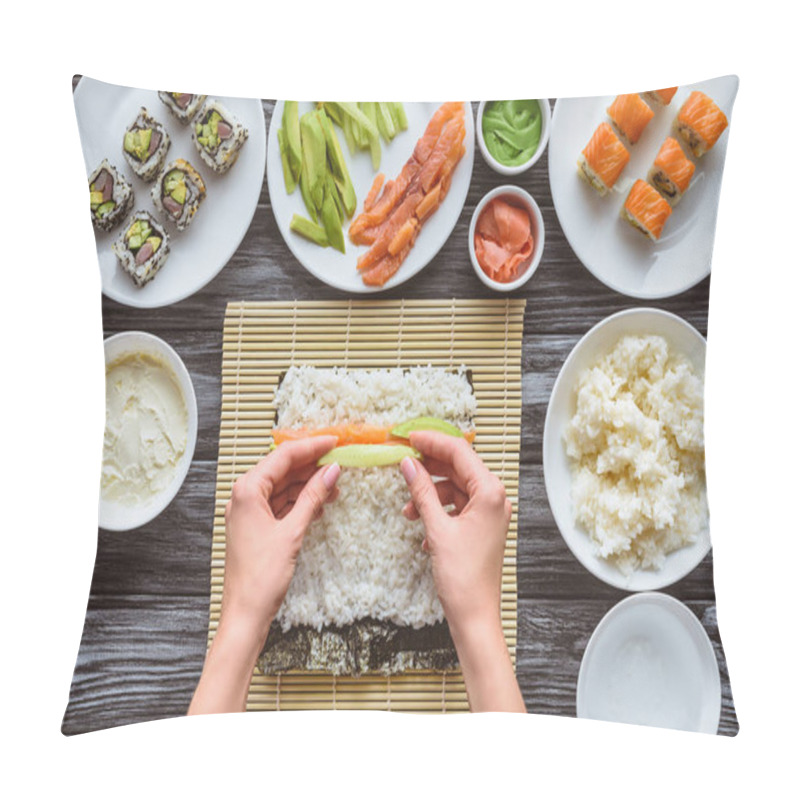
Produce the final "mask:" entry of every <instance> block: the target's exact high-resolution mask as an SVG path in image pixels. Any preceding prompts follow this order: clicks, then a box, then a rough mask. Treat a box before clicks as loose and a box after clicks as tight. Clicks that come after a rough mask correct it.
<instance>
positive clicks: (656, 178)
mask: <svg viewBox="0 0 800 800" xmlns="http://www.w3.org/2000/svg"><path fill="white" fill-rule="evenodd" d="M694 169H695V167H694V163H693V162H692V161H691V160H690V159H688V158H687V157H686V153H684V152H683V148H682V147H681V146H680V144H679V142H678V140H677V139H673V138H672V137H671V136H668V137H667V138H666V139H665V140H664V144H662V145H661V149H660V150H659V151H658V154H657V155H656V159H655V161H654V162H653V166H652V167H651V168H650V172H649V173H648V176H647V178H648V180H649V181H650V183H651V184H652V185H653V186H655V188H656V189H658V191H659V192H661V194H662V195H663V196H664V198H665V199H666V200H667V201H668V202H669V203H670V204H671V205H675V204H676V203H677V202H678V201H679V200H680V199H681V195H683V193H684V192H685V191H686V190H687V189H688V188H689V183H690V181H691V180H692V176H693V175H694Z"/></svg>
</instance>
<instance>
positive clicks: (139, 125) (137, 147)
mask: <svg viewBox="0 0 800 800" xmlns="http://www.w3.org/2000/svg"><path fill="white" fill-rule="evenodd" d="M169 144H170V141H169V134H168V133H167V132H166V130H165V129H164V126H163V125H162V124H161V123H160V122H156V120H154V119H153V117H151V116H150V114H149V113H148V111H147V109H146V108H144V107H142V109H141V110H140V111H139V114H138V116H137V117H136V119H135V120H134V121H133V122H132V123H131V124H130V125H129V126H128V129H127V130H126V131H125V137H124V138H123V140H122V152H123V155H124V156H125V160H126V161H127V162H128V164H129V166H130V168H131V169H132V170H133V171H134V173H135V174H136V175H137V176H138V177H140V178H141V179H142V180H143V181H152V180H153V178H155V177H156V175H158V173H159V171H160V170H161V167H163V166H164V161H165V160H166V157H167V150H169Z"/></svg>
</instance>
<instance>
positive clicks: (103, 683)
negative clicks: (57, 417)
mask: <svg viewBox="0 0 800 800" xmlns="http://www.w3.org/2000/svg"><path fill="white" fill-rule="evenodd" d="M737 87H738V80H737V79H736V78H735V77H733V76H727V77H721V78H717V79H713V80H708V81H704V82H702V83H698V84H695V85H690V86H679V87H673V88H670V89H661V90H655V91H642V92H640V93H636V94H621V95H618V96H616V97H586V98H566V99H561V100H557V101H555V102H552V101H550V100H515V101H483V102H480V103H473V104H468V103H457V102H450V103H404V104H401V103H394V102H385V103H384V102H364V103H344V102H333V101H332V102H324V103H317V104H312V103H303V102H300V103H297V102H292V101H287V102H273V101H262V100H251V99H244V98H235V97H212V96H206V95H195V94H187V93H180V92H166V91H151V90H145V89H135V88H129V87H122V86H115V85H110V84H106V83H102V82H99V81H96V80H93V79H90V78H86V77H76V79H75V81H74V87H73V90H74V101H75V107H76V113H77V120H78V126H79V130H80V136H81V142H82V147H83V154H84V159H85V163H86V174H87V180H88V185H89V199H90V217H91V221H92V224H93V225H94V229H95V233H96V242H97V255H98V262H99V266H100V273H101V279H102V288H103V299H102V312H103V326H104V338H105V343H104V344H105V356H106V432H105V437H104V450H103V464H102V479H101V487H100V504H99V523H100V526H99V531H98V551H97V561H96V565H95V574H94V579H93V583H92V587H91V594H90V597H89V604H88V609H87V617H86V623H85V627H84V634H83V639H82V641H81V647H80V651H79V656H78V662H77V665H76V669H75V674H74V677H73V683H72V689H71V693H70V700H69V704H68V707H67V709H66V713H65V716H64V721H63V727H62V730H63V732H64V733H66V734H75V733H81V732H85V731H90V730H96V729H99V728H106V727H111V726H116V725H123V724H128V723H131V722H139V721H146V720H152V719H156V718H164V717H173V716H179V715H183V714H185V713H187V710H189V709H190V705H191V706H192V708H193V710H195V711H201V712H202V711H208V710H230V707H229V706H226V707H225V708H221V707H219V706H218V705H217V706H216V707H215V704H220V703H221V704H222V705H223V706H225V703H229V704H230V703H231V702H233V705H234V706H235V707H237V708H238V707H241V708H247V709H249V710H289V709H302V708H347V709H385V710H390V711H445V712H451V711H453V712H458V711H467V710H469V709H470V708H471V709H472V710H484V709H485V710H514V706H515V703H516V704H517V708H519V705H520V703H521V704H522V708H523V709H526V710H527V711H528V712H531V713H548V714H559V715H565V716H578V717H585V718H593V719H599V720H608V721H618V722H629V723H637V724H645V725H652V726H660V727H667V728H676V729H681V730H687V731H703V732H708V733H720V734H724V735H735V734H736V732H737V730H738V723H737V720H736V713H735V710H734V706H733V700H732V696H731V691H730V683H729V680H728V674H727V667H726V664H725V658H724V654H723V650H722V645H721V642H720V638H719V632H718V630H717V626H716V607H715V596H714V586H713V579H712V557H711V541H710V534H709V526H708V503H707V499H706V491H705V462H704V444H703V371H704V361H705V339H704V334H705V332H706V330H707V319H708V291H709V273H710V269H711V251H712V246H713V240H714V228H715V220H716V212H717V199H718V193H719V189H720V185H721V179H722V172H723V166H724V161H725V149H726V145H727V137H728V127H729V121H730V117H731V111H732V106H733V102H734V99H735V95H736V90H737ZM77 191H78V190H77V189H76V192H77ZM420 431H421V432H422V433H420ZM321 434H327V435H330V436H334V437H336V438H335V439H330V440H325V442H328V445H325V442H322V440H320V439H319V438H318V437H319V435H321ZM464 440H465V441H464ZM442 441H444V442H445V444H444V445H442V444H441V442H442ZM437 442H439V444H437ZM420 443H421V444H420ZM323 445H325V446H326V447H327V450H325V448H324V447H323ZM334 445H335V446H336V448H337V449H335V450H331V447H333V446H334ZM418 445H419V447H421V448H422V450H421V451H420V450H417V449H416V448H417V446H418ZM304 448H305V449H304ZM425 448H434V450H431V451H426V450H425ZM435 448H444V449H442V450H439V449H435ZM273 451H275V452H274V454H273ZM301 451H302V452H303V454H304V455H303V458H306V461H304V462H303V466H302V469H301V470H300V472H302V478H299V477H298V478H296V479H295V478H292V479H291V481H290V480H289V478H286V479H285V480H286V481H289V482H288V483H286V485H285V486H284V484H282V483H280V481H282V480H284V478H283V477H281V478H280V479H278V478H275V477H274V475H273V473H271V472H270V470H271V469H278V467H272V466H271V465H273V464H283V463H284V462H285V464H289V463H290V462H291V464H292V465H293V466H292V469H295V467H296V466H297V465H296V464H295V462H294V461H292V459H296V458H299V456H296V455H291V454H292V453H294V454H296V453H299V452H301ZM317 451H319V452H317ZM328 451H330V453H328ZM434 451H435V452H436V453H437V454H438V455H436V456H433V455H431V453H432V452H434ZM445 452H446V453H447V454H452V453H456V454H458V455H456V456H453V457H454V458H455V459H456V460H455V461H454V462H453V465H451V466H449V467H446V466H443V462H442V459H444V458H445V456H444V455H442V454H443V453H445ZM326 453H327V455H326ZM287 454H288V455H287ZM409 456H411V457H409ZM446 457H447V458H450V455H447V456H446ZM318 458H319V459H320V462H319V463H320V468H319V470H317V467H316V466H315V463H314V462H316V461H317V459H318ZM281 459H283V461H281ZM309 459H310V460H309ZM332 464H337V465H338V466H336V467H333V466H331V465H332ZM420 464H421V465H422V466H423V467H424V466H426V465H427V467H428V469H430V472H431V473H432V475H433V477H434V482H435V486H434V487H432V489H433V495H435V496H436V498H437V500H436V501H435V504H434V506H431V505H429V503H430V502H433V501H431V495H427V496H426V495H425V493H424V490H423V489H420V488H419V487H421V486H422V485H423V484H421V483H419V481H423V482H424V481H425V480H426V477H425V476H427V472H428V470H427V469H426V470H422V471H421V472H420V470H419V466H420ZM465 465H466V466H465ZM462 468H464V469H467V468H468V469H470V470H474V471H473V472H471V473H470V474H471V475H472V478H471V479H470V481H468V482H466V483H464V484H461V483H460V481H461V479H462V478H463V475H462V472H460V470H462ZM287 469H288V467H287ZM291 474H292V475H295V474H299V473H291ZM421 474H422V477H420V475H421ZM281 475H283V473H281ZM325 475H327V476H328V477H329V479H330V481H335V482H336V490H335V491H334V489H333V484H331V486H328V485H327V483H325V487H327V488H322V487H323V483H318V484H313V481H315V480H319V481H324V480H327V479H325ZM245 476H246V477H245ZM265 476H266V477H265ZM476 476H477V477H476ZM256 480H259V481H261V482H260V483H257V484H256V483H255V481H256ZM264 481H267V482H266V483H265V482H264ZM415 482H416V483H415ZM407 484H408V485H407ZM256 485H257V486H258V487H260V488H258V490H257V491H255V492H254V491H253V486H256ZM265 486H269V487H270V488H269V489H265V488H264V487H265ZM310 486H317V490H319V491H320V492H323V493H324V497H321V498H320V502H321V500H322V499H325V500H326V501H328V502H326V503H325V505H324V506H320V507H319V509H317V506H313V511H315V512H317V511H318V513H316V514H312V513H311V510H310V509H312V506H308V509H306V506H305V505H304V504H306V501H308V498H309V497H310V494H308V493H307V492H310V491H311V490H310V489H308V487H310ZM425 486H427V484H425ZM281 487H283V488H281ZM262 491H263V492H264V494H260V492H262ZM418 491H419V492H420V493H419V494H418V493H417V492H418ZM265 497H266V498H267V499H266V501H265V502H266V504H267V505H269V506H270V511H269V512H266V511H265V512H264V513H267V514H268V516H269V515H271V517H269V518H270V520H271V521H270V522H269V525H270V526H273V525H274V526H275V530H281V531H282V530H284V529H288V527H290V526H289V523H284V524H283V527H280V524H281V523H282V522H284V521H285V520H287V519H288V520H300V519H303V520H305V522H306V523H307V524H304V525H303V526H302V531H303V532H304V537H303V538H302V544H300V540H299V539H298V540H297V546H298V547H299V552H298V554H297V555H296V564H295V563H294V560H293V558H294V556H293V557H292V559H289V561H291V564H292V570H291V571H290V573H289V574H288V575H287V576H286V583H285V586H283V588H281V580H283V577H281V576H282V575H283V573H280V574H277V573H275V571H274V570H272V571H270V570H271V566H270V565H271V564H273V563H274V562H273V561H270V562H269V564H268V565H267V567H268V568H266V567H265V571H259V570H257V569H255V568H254V567H252V565H251V566H250V567H242V566H241V563H240V562H242V557H241V553H242V552H249V553H250V555H253V553H255V551H252V552H251V551H247V550H244V551H240V550H239V549H238V548H240V547H242V546H243V545H242V544H241V539H242V536H241V535H238V536H239V538H237V534H236V533H232V531H234V530H236V529H237V526H239V525H240V523H239V522H237V520H238V519H240V517H241V516H242V514H243V513H244V512H240V511H239V510H238V509H242V508H250V509H251V510H252V508H258V509H260V511H259V513H260V512H261V511H264V508H263V507H262V506H263V502H262V501H263V500H264V498H265ZM426 497H427V499H426ZM253 498H256V499H255V500H254V499H253ZM259 498H260V499H259ZM278 498H280V499H278ZM467 498H471V499H470V504H469V505H468V506H465V503H466V501H467ZM498 498H500V499H499V500H498ZM309 502H310V501H309ZM247 503H255V505H254V506H249V505H247ZM259 503H262V505H258V504H259ZM436 504H438V505H436ZM493 504H494V505H493ZM476 508H478V509H480V513H484V511H485V513H486V514H487V515H488V516H486V517H485V518H484V517H481V519H484V520H486V519H490V518H491V519H492V520H495V521H496V520H501V521H502V524H501V525H500V524H499V523H498V525H499V527H500V528H501V530H500V532H499V534H497V535H496V537H495V538H497V542H498V543H499V544H497V545H496V550H495V551H493V552H494V555H491V556H489V555H486V554H483V555H482V554H481V552H479V550H480V546H478V550H476V552H475V554H474V557H473V556H471V557H470V558H471V559H472V560H465V559H464V558H463V555H462V556H461V559H460V560H459V553H458V552H457V551H458V548H455V551H456V552H455V554H454V553H453V552H450V551H448V550H447V548H446V547H445V544H444V541H445V538H444V537H445V533H441V532H439V533H437V532H436V530H435V529H436V526H437V525H438V526H439V527H440V528H441V530H442V531H449V530H451V528H450V527H447V526H451V527H452V530H458V531H461V532H462V534H463V537H467V534H466V533H464V532H463V531H464V530H465V528H462V527H459V526H466V525H468V519H471V517H469V514H470V513H473V512H474V511H475V509H476ZM431 509H433V510H431ZM442 509H444V511H449V512H450V513H449V514H444V516H436V515H437V514H438V513H439V511H441V510H442ZM492 509H494V510H492ZM306 511H308V515H307V517H306V516H304V514H305V513H306ZM226 512H227V513H226ZM248 513H250V512H248ZM253 513H255V512H253ZM475 513H478V512H475ZM491 515H494V516H491ZM420 516H421V517H422V519H420ZM312 517H313V519H312ZM248 519H249V517H248ZM258 519H259V520H263V519H267V517H258ZM465 520H467V521H465ZM259 524H261V523H259ZM297 524H298V525H299V523H297ZM494 524H495V523H494V522H492V523H491V525H490V524H489V523H486V525H488V527H489V528H491V526H492V525H494ZM287 526H288V527H287ZM226 528H227V530H228V536H227V537H226ZM487 529H488V528H487ZM492 529H493V528H492ZM264 530H265V531H266V528H264ZM270 530H272V528H270ZM292 530H294V528H293V529H292ZM262 533H263V535H267V534H266V533H264V531H262V530H261V528H258V534H257V537H258V536H261V535H262ZM270 535H271V534H270ZM293 535H294V534H293ZM487 535H488V534H487ZM467 540H468V539H467V538H462V539H461V540H460V541H461V542H464V541H467ZM259 541H260V539H259ZM470 541H471V540H470ZM476 541H480V540H479V539H478V540H476ZM232 548H233V549H232ZM497 548H499V549H497ZM231 553H234V556H233V557H232V556H231ZM432 554H433V555H432ZM248 558H249V556H248ZM248 558H245V559H244V561H245V562H247V563H250V562H249V561H248ZM253 558H255V555H253ZM448 558H452V559H453V561H452V562H449V561H447V559H448ZM432 559H436V560H437V561H436V563H437V564H441V563H444V564H445V566H444V567H436V566H435V565H434V566H432ZM481 559H484V561H481ZM226 561H227V562H228V563H227V570H228V577H227V578H226V577H225V575H226ZM484 562H485V564H489V568H490V576H489V578H488V582H486V581H487V579H486V578H481V577H480V576H478V577H475V576H474V575H473V576H472V577H471V578H470V581H471V582H470V584H469V585H470V590H471V591H470V592H466V594H465V593H464V592H463V591H462V592H461V595H460V596H459V595H458V593H457V592H454V591H453V586H452V585H448V584H447V578H446V577H443V574H444V573H447V572H448V570H451V571H452V572H455V573H457V574H456V575H455V576H453V575H450V580H451V582H454V583H456V584H457V583H458V580H459V576H461V578H462V579H465V578H464V573H465V570H471V571H472V572H474V570H473V569H472V567H473V566H474V565H475V564H476V563H484ZM253 563H255V562H253ZM287 563H289V562H287ZM453 565H455V566H453ZM248 568H249V569H251V571H252V573H253V574H255V575H256V576H257V578H258V579H259V580H260V581H261V583H262V584H264V585H266V586H267V588H268V589H269V591H270V592H271V594H270V598H271V599H272V600H276V604H275V607H274V608H270V611H269V613H267V612H266V611H264V614H263V616H259V617H258V619H259V624H258V625H254V626H253V631H251V632H250V633H251V634H252V639H253V642H252V644H253V647H250V648H249V649H248V648H245V649H248V653H247V656H246V657H244V664H245V667H246V670H245V673H246V674H245V677H246V681H245V684H244V685H243V686H242V687H241V691H240V692H239V690H238V689H237V687H236V685H235V684H234V683H233V682H232V679H231V680H230V681H227V680H226V679H222V680H220V679H219V670H218V669H217V668H216V667H215V666H214V662H213V659H214V654H215V652H216V653H219V651H221V650H223V648H228V647H230V646H231V644H230V637H229V636H228V634H227V633H223V630H225V631H227V630H229V626H230V624H231V623H227V625H228V627H225V622H224V621H225V620H226V619H230V617H231V616H232V615H233V614H235V613H238V611H237V610H236V609H239V606H237V605H236V602H235V601H234V600H231V594H233V593H234V590H233V589H231V587H232V586H234V584H235V582H236V581H237V580H239V579H240V577H241V575H240V572H241V570H242V569H248ZM437 569H438V571H437ZM237 570H239V572H238V573H237ZM459 570H461V572H459ZM237 574H239V578H237ZM265 575H268V579H267V577H264V576H265ZM225 580H228V581H229V585H228V588H227V589H226V595H225V598H223V585H224V582H225ZM481 581H484V583H482V582H481ZM484 585H487V586H489V587H490V588H491V587H494V588H492V589H491V592H489V594H488V595H485V596H484V594H482V593H481V587H482V586H484ZM498 586H499V589H500V591H499V594H498V595H497V596H496V598H495V594H494V592H495V590H496V588H497V587H498ZM473 589H474V598H473V600H474V603H473V604H474V605H476V606H477V605H478V604H479V601H480V603H482V605H480V611H479V612H475V614H473V617H470V616H469V615H468V614H466V613H463V612H464V608H466V607H467V606H470V602H471V601H469V602H468V600H467V598H466V596H467V595H471V594H472V593H473V592H472V590H473ZM487 597H488V598H489V600H488V601H486V598H487ZM495 603H499V609H496V608H495V607H494V604H495ZM266 605H268V603H267V604H266ZM266 605H265V608H266ZM232 608H233V609H235V610H231V609H232ZM470 608H472V606H470ZM456 615H458V622H457V623H456V622H454V620H455V619H456ZM475 616H479V617H480V619H481V620H486V619H491V620H492V623H491V624H492V625H496V626H497V630H498V631H501V632H502V637H501V638H497V640H496V641H495V640H493V639H490V638H481V637H482V636H488V634H486V628H481V629H479V630H478V629H475V628H474V627H470V625H467V624H466V622H465V621H466V620H468V619H473V618H474V617H475ZM248 620H250V618H249V617H248ZM465 631H466V632H465ZM492 641H495V643H494V644H492V643H491V642H492ZM475 642H477V643H478V646H477V647H476V646H475ZM498 643H499V644H498ZM212 644H213V647H211V650H210V651H209V652H208V655H207V650H208V648H209V647H210V646H211V645H212ZM490 651H491V655H488V654H489V653H490ZM477 653H480V654H482V655H481V656H480V658H490V657H491V658H494V657H495V656H496V657H497V658H498V659H500V662H498V663H502V664H503V665H507V667H508V669H507V670H506V671H505V672H504V673H503V674H504V675H506V679H507V681H506V688H507V689H509V692H510V695H506V697H504V698H503V697H500V696H499V695H500V694H502V692H500V691H499V690H498V687H497V686H494V687H491V690H490V691H488V693H487V692H486V691H484V689H485V688H486V687H484V686H481V684H480V676H479V675H478V673H479V672H480V670H476V669H474V664H475V663H476V662H475V660H473V659H476V654H477ZM477 660H479V659H477ZM218 663H219V662H217V664H218ZM204 665H205V666H204ZM209 665H211V666H209ZM503 669H505V666H504V667H503ZM211 673H214V674H215V675H216V679H215V677H214V675H212V674H211ZM476 675H478V677H476ZM201 676H202V677H201ZM215 680H216V683H214V681H215ZM499 683H502V681H500V682H499ZM212 684H213V685H212ZM198 685H199V686H200V688H198ZM498 685H499V684H498ZM209 687H211V688H210V689H209ZM232 694H233V695H236V697H235V698H234V700H233V701H231V698H230V697H229V696H228V695H232ZM509 697H511V701H510V702H507V701H508V699H509ZM517 698H518V699H519V701H520V703H517Z"/></svg>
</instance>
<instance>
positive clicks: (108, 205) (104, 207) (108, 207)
mask: <svg viewBox="0 0 800 800" xmlns="http://www.w3.org/2000/svg"><path fill="white" fill-rule="evenodd" d="M116 207H117V204H116V203H115V202H114V201H113V200H108V201H107V202H105V203H102V204H101V205H99V206H98V207H97V211H95V212H94V213H95V214H96V215H97V217H98V219H102V218H103V217H105V216H106V214H110V213H111V212H112V211H113V210H114V209H115V208H116Z"/></svg>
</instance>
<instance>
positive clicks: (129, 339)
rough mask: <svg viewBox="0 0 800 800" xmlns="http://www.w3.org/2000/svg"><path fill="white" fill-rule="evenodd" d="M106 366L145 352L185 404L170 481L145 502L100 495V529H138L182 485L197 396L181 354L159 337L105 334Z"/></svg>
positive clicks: (192, 442) (189, 460)
mask: <svg viewBox="0 0 800 800" xmlns="http://www.w3.org/2000/svg"><path fill="white" fill-rule="evenodd" d="M103 348H104V350H105V363H106V367H108V365H109V364H111V363H113V362H114V361H116V360H117V359H118V358H120V357H121V356H123V355H126V354H129V353H146V354H148V355H151V356H155V357H156V358H158V359H159V360H161V361H162V362H164V363H165V364H166V365H167V366H168V367H169V368H170V369H171V370H172V372H173V373H174V375H175V378H176V380H177V381H178V385H179V386H180V389H181V392H182V393H183V399H184V401H185V403H186V416H187V419H188V431H187V434H186V449H185V450H184V453H183V456H182V458H181V460H180V463H179V464H178V467H177V469H176V470H175V476H174V477H173V479H172V482H171V483H170V484H169V486H167V487H166V488H165V489H164V490H163V491H162V492H160V493H159V494H157V495H154V496H153V497H151V498H150V499H149V500H148V501H147V502H146V503H143V504H141V505H138V506H133V505H126V504H124V503H114V502H112V501H109V500H105V499H104V498H103V496H102V494H101V495H100V505H99V523H100V527H101V528H105V529H106V530H110V531H127V530H131V529H132V528H138V527H139V526H141V525H144V524H146V523H148V522H150V520H152V519H155V517H157V516H158V515H159V514H160V513H161V512H162V511H163V510H164V509H165V508H166V507H167V506H168V505H169V504H170V503H171V502H172V500H173V498H174V497H175V495H176V494H177V493H178V490H179V489H180V488H181V486H182V485H183V481H184V479H185V478H186V474H187V473H188V471H189V465H190V464H191V463H192V458H193V457H194V448H195V444H196V442H197V398H196V397H195V393H194V386H193V384H192V379H191V377H189V371H188V370H187V369H186V366H185V365H184V363H183V361H182V360H181V357H180V356H179V355H178V354H177V353H176V352H175V351H174V350H173V349H172V348H171V347H170V346H169V345H168V344H167V343H166V342H165V341H164V340H163V339H159V338H158V337H157V336H153V335H152V334H150V333H144V332H142V331H125V332H124V333H117V334H115V335H114V336H109V337H108V339H106V340H105V341H104V342H103Z"/></svg>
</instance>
